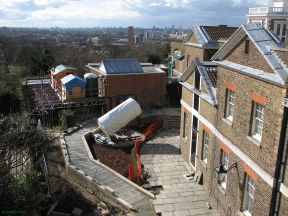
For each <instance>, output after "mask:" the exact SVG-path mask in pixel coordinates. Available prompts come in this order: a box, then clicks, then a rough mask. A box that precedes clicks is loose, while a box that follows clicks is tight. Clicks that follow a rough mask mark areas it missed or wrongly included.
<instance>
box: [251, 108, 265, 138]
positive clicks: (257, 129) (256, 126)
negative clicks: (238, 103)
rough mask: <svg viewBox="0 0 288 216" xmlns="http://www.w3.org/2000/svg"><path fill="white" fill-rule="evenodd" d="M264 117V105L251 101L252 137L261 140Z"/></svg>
mask: <svg viewBox="0 0 288 216" xmlns="http://www.w3.org/2000/svg"><path fill="white" fill-rule="evenodd" d="M264 117H265V106H263V105H261V104H259V103H257V102H253V123H252V133H251V135H252V137H253V138H254V139H256V140H257V141H259V142H260V141H261V139H262V135H263V126H264Z"/></svg>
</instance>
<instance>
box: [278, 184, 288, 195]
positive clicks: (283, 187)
mask: <svg viewBox="0 0 288 216" xmlns="http://www.w3.org/2000/svg"><path fill="white" fill-rule="evenodd" d="M280 192H281V193H282V194H284V195H285V196H286V197H287V198H288V187H287V186H286V185H285V184H284V183H281V185H280Z"/></svg>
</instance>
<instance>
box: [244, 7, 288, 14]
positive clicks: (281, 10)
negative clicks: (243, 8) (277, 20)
mask: <svg viewBox="0 0 288 216" xmlns="http://www.w3.org/2000/svg"><path fill="white" fill-rule="evenodd" d="M268 13H269V14H288V7H257V8H249V14H268Z"/></svg>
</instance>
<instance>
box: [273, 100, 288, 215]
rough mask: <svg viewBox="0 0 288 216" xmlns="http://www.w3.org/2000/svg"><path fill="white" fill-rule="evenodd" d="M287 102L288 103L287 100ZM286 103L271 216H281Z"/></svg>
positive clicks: (285, 139) (287, 112) (286, 139)
mask: <svg viewBox="0 0 288 216" xmlns="http://www.w3.org/2000/svg"><path fill="white" fill-rule="evenodd" d="M284 100H286V101H285V102H288V100H287V99H284ZM285 102H284V113H283V120H282V127H281V134H280V142H279V149H278V155H277V163H276V169H275V180H274V185H273V189H272V199H271V205H270V206H271V207H270V215H275V216H277V215H279V213H280V212H279V210H280V206H281V198H282V193H281V192H280V187H281V184H282V183H283V181H284V177H285V168H286V159H287V142H288V136H287V134H288V127H287V121H288V104H287V103H285Z"/></svg>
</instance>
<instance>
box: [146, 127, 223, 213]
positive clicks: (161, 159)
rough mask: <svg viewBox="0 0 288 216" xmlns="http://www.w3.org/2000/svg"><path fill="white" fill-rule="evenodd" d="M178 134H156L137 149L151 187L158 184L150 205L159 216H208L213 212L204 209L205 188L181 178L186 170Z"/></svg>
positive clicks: (165, 132)
mask: <svg viewBox="0 0 288 216" xmlns="http://www.w3.org/2000/svg"><path fill="white" fill-rule="evenodd" d="M179 142H180V140H179V131H176V130H174V131H173V130H166V131H163V132H161V133H160V134H158V135H157V136H156V137H155V138H153V139H152V140H151V141H149V142H148V143H145V144H144V145H143V147H142V149H141V158H142V163H143V165H144V169H145V170H146V171H147V172H148V174H149V176H150V177H149V178H148V181H149V182H150V184H151V185H152V186H156V185H162V187H163V190H160V194H159V195H156V200H153V201H152V202H153V206H154V208H155V211H156V213H158V214H159V215H160V213H161V215H162V216H177V215H179V216H185V215H202V216H203V215H210V216H214V215H215V216H216V215H217V216H218V215H219V214H218V212H217V210H215V209H213V210H209V209H208V208H207V206H206V203H207V201H208V195H207V191H206V189H205V188H204V187H203V186H201V185H198V184H197V183H194V182H192V181H191V180H190V181H189V180H187V179H185V178H184V177H183V175H184V174H187V173H188V171H187V169H186V167H185V165H184V160H183V158H182V156H181V153H180V149H179Z"/></svg>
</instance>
